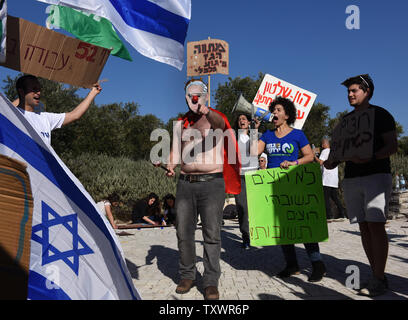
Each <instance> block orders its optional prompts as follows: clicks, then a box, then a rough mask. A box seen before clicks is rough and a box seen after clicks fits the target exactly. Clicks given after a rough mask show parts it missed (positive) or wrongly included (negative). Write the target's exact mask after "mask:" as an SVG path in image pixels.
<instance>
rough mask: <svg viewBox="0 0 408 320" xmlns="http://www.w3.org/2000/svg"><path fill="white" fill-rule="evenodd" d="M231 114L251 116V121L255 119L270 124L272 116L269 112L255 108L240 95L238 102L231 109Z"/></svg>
mask: <svg viewBox="0 0 408 320" xmlns="http://www.w3.org/2000/svg"><path fill="white" fill-rule="evenodd" d="M232 113H244V114H248V115H250V116H251V118H252V119H254V118H255V117H256V118H258V119H259V120H260V121H266V122H272V119H273V114H271V113H270V111H269V110H266V109H262V108H260V107H255V106H254V105H253V104H252V103H249V102H248V101H247V100H246V99H245V98H244V97H243V96H242V94H240V95H239V98H238V101H237V102H236V103H235V105H234V107H233V108H232Z"/></svg>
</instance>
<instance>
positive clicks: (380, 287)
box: [358, 277, 388, 297]
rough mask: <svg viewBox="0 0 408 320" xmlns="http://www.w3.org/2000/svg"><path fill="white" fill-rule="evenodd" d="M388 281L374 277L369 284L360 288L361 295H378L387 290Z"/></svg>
mask: <svg viewBox="0 0 408 320" xmlns="http://www.w3.org/2000/svg"><path fill="white" fill-rule="evenodd" d="M387 287H388V282H387V280H386V279H384V280H381V279H377V278H376V277H373V278H371V279H370V281H369V282H368V284H367V286H365V287H364V288H362V289H360V291H359V292H358V294H359V295H361V296H367V297H376V296H380V295H383V294H384V293H386V292H387Z"/></svg>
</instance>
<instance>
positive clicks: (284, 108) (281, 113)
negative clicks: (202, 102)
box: [258, 97, 326, 282]
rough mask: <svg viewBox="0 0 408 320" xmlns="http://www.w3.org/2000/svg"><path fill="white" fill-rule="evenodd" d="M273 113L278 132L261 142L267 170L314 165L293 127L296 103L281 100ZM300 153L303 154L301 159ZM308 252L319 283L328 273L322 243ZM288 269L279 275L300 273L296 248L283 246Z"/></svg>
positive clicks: (313, 279) (273, 105) (314, 279)
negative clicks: (321, 247)
mask: <svg viewBox="0 0 408 320" xmlns="http://www.w3.org/2000/svg"><path fill="white" fill-rule="evenodd" d="M269 110H270V111H271V113H272V114H273V120H272V121H273V123H274V125H275V130H273V131H270V130H267V131H266V132H265V133H264V134H263V135H262V137H261V138H260V140H259V141H258V154H261V153H262V152H265V153H266V154H267V156H268V166H267V168H277V167H280V168H282V169H288V168H289V167H290V166H295V165H299V164H306V163H309V162H313V159H314V154H313V151H312V148H311V147H310V145H309V141H308V140H307V138H306V136H305V134H304V133H303V131H302V130H299V129H294V128H292V127H291V125H292V124H293V123H294V122H295V120H296V107H295V105H294V104H293V102H292V101H291V100H289V99H286V98H283V97H277V98H276V99H275V100H274V101H273V102H272V103H271V105H270V106H269ZM299 152H300V153H301V154H302V157H301V158H298V154H299ZM304 246H305V248H306V252H307V254H308V256H309V259H310V261H311V263H312V266H313V271H312V274H311V275H310V277H309V279H308V281H309V282H318V281H320V280H321V279H322V278H323V276H324V275H325V274H326V267H325V265H324V263H323V261H322V258H321V255H320V249H319V244H318V243H304ZM281 247H282V252H283V255H284V257H285V260H286V267H285V268H284V269H283V270H282V271H281V272H279V273H278V277H280V278H286V277H290V276H292V275H294V274H299V265H298V262H297V257H296V251H295V245H293V244H290V245H282V246H281Z"/></svg>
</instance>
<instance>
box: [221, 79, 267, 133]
mask: <svg viewBox="0 0 408 320" xmlns="http://www.w3.org/2000/svg"><path fill="white" fill-rule="evenodd" d="M263 77H264V74H263V73H259V74H258V78H257V79H252V78H250V77H245V78H241V77H236V78H234V79H232V78H231V77H229V78H228V82H225V83H224V84H219V85H218V88H217V90H216V93H215V102H216V106H217V107H216V108H217V110H219V111H221V112H222V113H224V114H225V115H226V116H227V118H228V120H229V122H230V123H231V125H233V123H234V120H235V116H234V115H233V114H232V109H233V107H234V105H235V103H236V102H237V100H238V98H239V96H240V94H242V95H243V97H244V98H245V99H246V100H247V101H248V102H252V101H253V100H254V98H255V95H256V93H257V91H258V88H259V87H260V85H261V83H262V79H263Z"/></svg>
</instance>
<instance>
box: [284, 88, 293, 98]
mask: <svg viewBox="0 0 408 320" xmlns="http://www.w3.org/2000/svg"><path fill="white" fill-rule="evenodd" d="M288 90H289V91H288ZM291 92H292V89H290V88H286V89H285V90H284V91H283V97H284V98H287V97H289V95H290V94H291Z"/></svg>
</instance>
